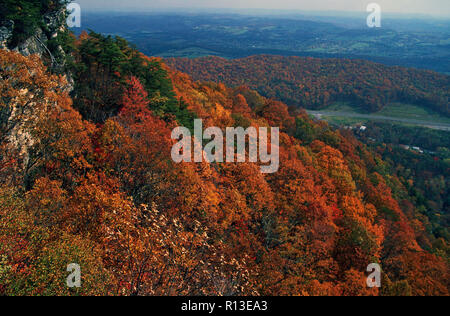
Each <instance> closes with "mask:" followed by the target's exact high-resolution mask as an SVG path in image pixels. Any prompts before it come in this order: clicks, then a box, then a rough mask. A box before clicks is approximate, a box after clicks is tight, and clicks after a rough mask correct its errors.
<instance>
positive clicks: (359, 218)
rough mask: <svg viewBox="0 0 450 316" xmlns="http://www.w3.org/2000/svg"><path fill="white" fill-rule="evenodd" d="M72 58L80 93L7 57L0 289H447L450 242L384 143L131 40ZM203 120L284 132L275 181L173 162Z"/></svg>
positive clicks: (76, 49) (105, 39)
mask: <svg viewBox="0 0 450 316" xmlns="http://www.w3.org/2000/svg"><path fill="white" fill-rule="evenodd" d="M64 49H65V51H66V53H67V56H66V58H67V61H66V63H65V65H66V67H67V73H68V74H70V75H71V76H73V83H72V82H71V80H68V76H67V75H61V74H55V73H52V71H50V70H49V69H48V68H47V67H46V66H45V64H44V63H43V61H42V60H41V59H40V58H39V57H38V56H36V55H33V56H29V57H25V56H23V55H21V54H19V53H18V52H12V51H8V50H0V295H347V296H350V295H385V296H390V295H449V280H450V278H449V269H448V268H449V266H448V265H449V261H448V258H449V244H448V239H446V237H447V236H446V235H445V232H443V231H442V232H440V233H438V232H437V230H436V227H431V229H430V227H429V226H430V225H428V222H427V220H426V216H424V214H423V212H422V210H421V209H419V208H418V207H416V204H414V203H411V202H409V203H408V194H406V195H405V197H406V199H401V192H408V190H410V189H411V187H407V186H406V185H405V184H404V182H403V179H401V178H399V177H401V176H402V174H401V173H397V172H394V170H392V169H391V165H390V163H389V162H386V161H384V160H383V157H385V158H388V156H386V155H385V154H384V152H382V151H381V150H379V151H378V152H376V151H372V150H370V148H369V147H368V146H367V145H364V144H363V143H361V142H360V141H358V140H357V139H356V138H355V137H354V136H353V135H352V134H351V132H350V131H339V130H335V129H333V128H331V127H330V126H329V125H328V124H327V123H325V122H317V121H314V120H312V119H311V118H310V117H309V116H308V115H307V114H306V113H305V112H304V111H301V110H297V111H288V106H287V105H286V104H284V103H282V102H280V101H277V100H274V99H270V98H266V97H263V96H261V95H260V94H259V93H258V92H257V91H255V90H252V89H250V88H248V87H245V86H237V87H228V86H226V85H225V84H223V83H200V82H196V81H194V80H193V79H192V78H191V77H190V76H189V75H187V74H184V73H181V72H178V71H174V70H172V69H170V68H169V67H168V66H167V65H165V64H164V63H163V61H162V60H161V59H158V58H151V57H146V56H144V55H142V54H140V53H139V52H138V51H137V50H136V49H135V48H133V47H131V46H130V45H129V44H128V43H127V42H126V41H125V40H124V39H121V38H119V37H110V36H103V35H100V34H96V33H94V32H91V33H90V34H87V33H83V34H82V35H81V36H80V37H78V38H75V37H74V36H73V37H71V38H70V39H67V40H66V41H65V42H64ZM427 84H428V83H427ZM194 118H201V119H202V120H203V124H204V128H207V127H210V126H216V127H219V128H221V129H224V128H226V127H229V126H241V127H249V126H254V127H279V128H280V131H281V133H280V144H279V152H280V168H279V171H278V172H276V173H273V174H262V173H261V172H260V168H259V164H258V163H256V164H255V163H212V164H208V163H206V162H205V163H187V162H183V163H179V164H177V163H175V162H173V160H172V159H171V148H172V145H173V144H174V142H175V141H174V140H173V139H171V131H172V130H173V128H174V127H176V126H187V127H191V126H192V121H193V120H194ZM411 186H413V184H411ZM433 223H442V222H438V221H434V222H433ZM71 263H77V264H79V265H80V266H81V271H82V286H81V287H79V288H76V287H74V288H69V287H67V285H66V278H67V275H68V273H67V266H68V265H69V264H71ZM371 263H379V264H380V265H381V267H382V269H383V271H382V272H383V273H382V276H383V278H382V287H381V288H368V287H367V284H366V279H367V272H366V269H367V266H368V265H369V264H371Z"/></svg>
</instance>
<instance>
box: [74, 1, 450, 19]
mask: <svg viewBox="0 0 450 316" xmlns="http://www.w3.org/2000/svg"><path fill="white" fill-rule="evenodd" d="M75 2H77V3H79V4H80V5H81V7H82V8H84V9H86V10H101V9H104V10H133V11H136V10H142V11H151V10H158V9H159V10H161V9H176V8H178V9H179V8H192V9H196V8H197V9H198V8H201V9H215V8H222V9H223V8H226V9H256V8H258V9H278V10H302V11H359V12H362V11H365V10H366V7H367V4H369V3H372V2H375V3H378V4H379V5H380V6H381V8H382V10H383V11H384V12H389V13H404V14H411V13H414V14H425V15H435V16H446V17H450V0H125V1H124V0H75Z"/></svg>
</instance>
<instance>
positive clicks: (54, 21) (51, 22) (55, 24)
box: [0, 10, 66, 68]
mask: <svg viewBox="0 0 450 316" xmlns="http://www.w3.org/2000/svg"><path fill="white" fill-rule="evenodd" d="M42 19H43V22H44V27H39V28H37V29H36V31H35V32H34V34H33V35H32V36H30V37H28V38H27V39H26V40H24V41H22V42H21V43H19V44H18V45H16V46H15V47H11V45H10V40H11V38H12V37H13V33H14V23H13V21H7V22H4V23H3V25H0V48H1V49H9V50H11V51H17V52H19V53H21V54H22V55H24V56H30V55H33V54H36V55H38V56H39V57H41V58H43V57H45V58H46V59H48V60H49V65H48V66H49V67H51V68H54V67H55V68H60V67H61V66H62V65H61V64H62V63H63V60H61V58H59V57H60V56H64V51H63V49H62V48H61V47H57V48H56V51H50V49H49V48H48V41H49V40H51V39H54V38H56V37H57V36H58V34H60V33H61V32H64V30H65V27H66V24H65V19H66V12H65V10H60V11H57V12H51V13H48V14H46V15H44V16H43V17H42Z"/></svg>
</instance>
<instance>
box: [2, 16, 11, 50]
mask: <svg viewBox="0 0 450 316" xmlns="http://www.w3.org/2000/svg"><path fill="white" fill-rule="evenodd" d="M13 28H14V23H13V22H12V21H5V22H3V23H1V24H0V49H6V48H8V42H9V40H10V39H11V37H12V33H13Z"/></svg>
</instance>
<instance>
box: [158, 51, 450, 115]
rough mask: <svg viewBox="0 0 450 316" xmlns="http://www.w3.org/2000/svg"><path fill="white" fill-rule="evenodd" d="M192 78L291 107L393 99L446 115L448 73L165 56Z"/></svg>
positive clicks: (343, 62)
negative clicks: (241, 88) (252, 92)
mask: <svg viewBox="0 0 450 316" xmlns="http://www.w3.org/2000/svg"><path fill="white" fill-rule="evenodd" d="M167 63H168V64H169V65H170V66H173V67H175V68H176V69H178V70H180V71H183V72H186V73H188V74H190V75H191V76H193V78H194V79H195V80H202V81H214V82H223V83H225V84H227V85H231V86H234V87H236V86H241V85H247V86H249V87H250V88H252V89H256V90H257V91H258V92H259V93H261V94H262V95H264V96H266V97H269V98H275V99H278V100H281V101H283V102H285V103H286V104H288V105H289V106H297V107H303V108H307V109H321V108H326V107H327V106H330V105H331V104H333V103H334V102H337V101H348V102H351V103H353V104H354V105H356V106H358V107H360V108H361V109H363V110H365V111H368V112H376V111H379V110H380V109H382V108H383V107H384V106H386V105H387V104H388V103H391V102H406V103H412V104H417V105H421V106H425V107H428V108H431V109H434V110H435V111H438V112H440V113H442V114H444V115H447V116H448V115H450V108H449V97H450V95H449V87H450V77H449V76H447V75H442V74H438V73H435V72H432V71H425V70H416V69H411V68H402V67H389V66H385V65H382V64H377V63H373V62H369V61H363V60H348V59H317V58H308V57H282V56H271V55H262V56H252V57H248V58H242V59H234V60H227V59H223V58H219V57H202V58H197V59H187V58H177V59H167Z"/></svg>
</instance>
